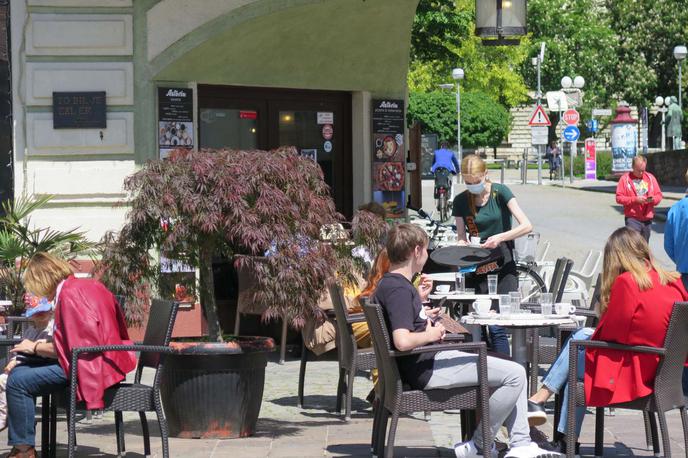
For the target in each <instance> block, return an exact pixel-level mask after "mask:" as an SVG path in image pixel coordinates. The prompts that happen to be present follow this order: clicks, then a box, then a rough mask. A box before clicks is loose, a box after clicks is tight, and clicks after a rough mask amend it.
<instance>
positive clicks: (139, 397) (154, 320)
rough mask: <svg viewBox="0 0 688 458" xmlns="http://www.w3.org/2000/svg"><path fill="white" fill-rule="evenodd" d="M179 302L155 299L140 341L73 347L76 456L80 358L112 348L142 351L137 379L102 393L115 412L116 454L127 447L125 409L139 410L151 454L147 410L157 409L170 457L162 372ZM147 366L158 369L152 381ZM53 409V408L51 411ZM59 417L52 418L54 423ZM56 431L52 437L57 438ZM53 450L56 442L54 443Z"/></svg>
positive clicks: (72, 442)
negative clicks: (147, 378) (148, 379)
mask: <svg viewBox="0 0 688 458" xmlns="http://www.w3.org/2000/svg"><path fill="white" fill-rule="evenodd" d="M178 307H179V303H178V302H172V301H164V300H161V299H153V301H152V304H151V308H150V312H149V316H148V324H147V326H146V333H145V335H144V338H143V343H142V344H141V345H138V344H135V345H104V346H97V347H78V348H74V349H72V361H71V368H70V369H71V370H70V377H69V379H70V383H69V405H68V431H69V441H68V454H69V457H70V458H72V457H74V456H75V448H76V408H77V401H76V389H77V384H78V376H79V374H78V360H79V358H80V357H83V356H85V355H87V354H90V353H102V352H111V351H136V352H140V354H139V360H138V365H137V368H136V375H135V377H134V383H124V382H122V383H119V384H117V385H115V386H112V387H110V388H108V389H107V390H106V391H105V394H104V396H103V398H104V401H105V409H104V410H109V411H114V412H115V432H116V435H117V454H118V455H119V456H121V455H122V454H123V453H124V451H125V444H124V424H123V418H122V412H138V413H139V418H140V419H141V428H142V429H143V444H144V453H145V455H147V456H148V455H150V436H149V433H148V422H147V420H146V414H145V412H155V413H156V415H157V418H158V425H159V426H160V436H161V439H162V454H163V457H164V458H168V457H169V447H168V440H167V439H168V432H167V421H166V420H165V414H164V413H163V410H162V403H161V401H160V375H161V373H162V367H163V360H164V356H162V355H164V354H165V353H170V352H171V350H170V348H169V346H168V345H169V343H170V339H171V338H172V330H173V328H174V321H175V318H176V315H177V308H178ZM144 367H149V368H153V369H155V376H154V378H153V385H144V384H142V383H141V374H142V372H143V369H144ZM53 412H54V409H53V411H52V412H51V413H53ZM55 422H56V418H53V419H52V423H53V424H55ZM54 437H55V436H54V435H53V439H54ZM52 450H53V451H54V450H55V448H54V446H53V447H52Z"/></svg>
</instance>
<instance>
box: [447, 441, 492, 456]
mask: <svg viewBox="0 0 688 458" xmlns="http://www.w3.org/2000/svg"><path fill="white" fill-rule="evenodd" d="M454 454H455V455H456V458H478V457H481V456H484V455H480V454H479V453H478V447H476V446H475V442H473V440H469V441H466V442H459V443H458V444H456V445H454ZM490 458H497V449H496V448H495V446H494V444H492V450H490Z"/></svg>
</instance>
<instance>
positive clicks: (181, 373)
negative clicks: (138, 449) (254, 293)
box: [160, 337, 275, 439]
mask: <svg viewBox="0 0 688 458" xmlns="http://www.w3.org/2000/svg"><path fill="white" fill-rule="evenodd" d="M170 346H171V347H173V348H174V349H175V353H173V354H171V355H168V356H167V357H166V358H165V361H164V367H163V372H162V376H161V384H160V387H161V388H160V394H161V397H162V403H163V406H164V408H165V416H166V417H167V423H168V425H169V431H170V436H172V437H182V438H216V439H231V438H237V437H246V436H251V435H253V434H254V432H255V427H256V422H257V421H258V413H259V412H260V406H261V403H262V401H263V387H264V384H265V367H266V366H267V354H268V352H271V351H274V349H275V342H274V341H273V340H272V339H271V338H269V337H236V338H234V339H233V340H232V341H230V342H226V343H206V342H173V343H171V344H170Z"/></svg>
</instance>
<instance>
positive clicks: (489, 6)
mask: <svg viewBox="0 0 688 458" xmlns="http://www.w3.org/2000/svg"><path fill="white" fill-rule="evenodd" d="M526 3H527V1H526V0H476V2H475V34H476V35H477V36H479V37H481V38H482V39H483V44H484V45H498V46H503V45H518V44H519V43H520V42H519V41H518V40H513V39H512V40H509V39H506V37H520V36H524V35H525V34H526V32H527V27H526V10H527V7H526Z"/></svg>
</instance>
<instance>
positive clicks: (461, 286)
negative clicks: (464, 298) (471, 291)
mask: <svg viewBox="0 0 688 458" xmlns="http://www.w3.org/2000/svg"><path fill="white" fill-rule="evenodd" d="M455 284H456V288H455V290H456V292H457V293H464V292H466V277H465V276H464V274H463V272H456V281H455Z"/></svg>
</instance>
